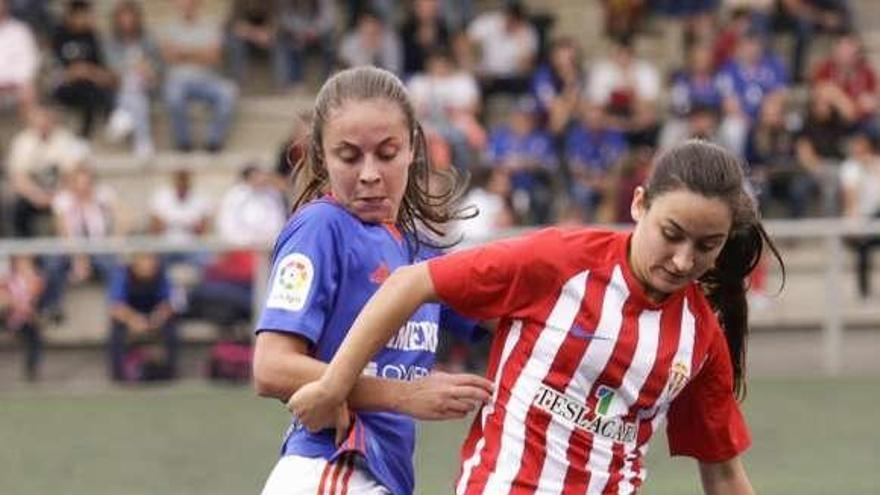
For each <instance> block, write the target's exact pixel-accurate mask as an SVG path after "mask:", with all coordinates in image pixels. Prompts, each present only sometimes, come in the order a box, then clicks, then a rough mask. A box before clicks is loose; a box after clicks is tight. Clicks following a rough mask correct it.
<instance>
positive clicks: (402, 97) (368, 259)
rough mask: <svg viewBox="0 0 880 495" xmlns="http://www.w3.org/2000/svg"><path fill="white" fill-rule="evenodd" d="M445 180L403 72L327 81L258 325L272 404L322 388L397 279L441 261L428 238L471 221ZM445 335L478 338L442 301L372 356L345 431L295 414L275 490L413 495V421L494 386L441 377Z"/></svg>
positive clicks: (261, 375)
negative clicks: (351, 335) (407, 269)
mask: <svg viewBox="0 0 880 495" xmlns="http://www.w3.org/2000/svg"><path fill="white" fill-rule="evenodd" d="M439 177H440V176H439V175H437V174H436V172H434V171H432V170H431V168H430V165H429V164H428V161H427V155H426V150H425V138H424V134H423V133H422V129H421V127H420V125H419V124H418V122H417V121H416V120H415V117H414V116H413V108H412V105H411V103H410V101H409V99H408V97H407V94H406V91H405V89H404V87H403V85H402V84H401V82H400V81H399V80H398V79H397V78H396V77H395V76H394V75H392V74H391V73H389V72H387V71H383V70H380V69H376V68H371V67H363V68H357V69H350V70H346V71H343V72H340V73H339V74H337V75H335V76H333V77H332V78H331V79H329V80H328V81H327V82H326V83H325V84H324V86H323V87H322V88H321V90H320V92H319V93H318V96H317V98H316V101H315V108H314V112H313V117H312V124H311V135H310V142H309V143H308V147H307V152H306V157H305V160H304V163H302V164H300V165H299V167H298V169H297V172H296V177H295V181H296V188H297V190H296V194H295V197H294V206H293V207H294V214H293V216H292V217H291V218H290V220H289V221H288V222H287V225H286V226H285V227H284V229H283V230H282V232H281V234H280V235H279V237H278V240H277V242H276V245H275V251H274V254H273V268H272V276H271V279H270V288H269V292H268V296H267V299H266V302H265V307H264V309H263V313H262V315H261V317H260V321H259V324H258V326H257V330H256V331H257V339H256V349H255V353H254V382H255V386H256V389H257V392H258V393H259V394H260V395H262V396H266V397H273V398H277V399H280V400H282V401H285V402H286V401H287V400H288V398H290V396H291V395H292V394H293V393H294V392H295V391H296V390H297V389H298V388H299V387H300V386H302V385H303V384H305V383H308V382H310V381H313V380H315V379H317V378H318V377H319V376H320V375H321V373H322V372H323V370H324V368H325V367H326V363H327V362H328V361H329V360H330V359H331V358H332V357H333V355H334V354H335V352H336V349H337V348H338V346H339V345H340V343H341V342H342V339H343V338H344V337H345V335H346V334H347V332H348V330H349V328H350V326H351V324H352V322H353V321H354V318H355V317H356V316H357V315H358V313H359V312H360V310H361V308H362V307H363V305H364V304H365V303H366V302H367V300H368V299H369V298H370V297H371V296H372V295H373V293H374V292H375V291H376V290H377V289H378V287H379V285H381V283H382V282H383V281H384V280H385V279H386V278H387V277H388V276H389V275H390V273H391V272H392V271H394V270H395V269H396V268H398V267H400V266H403V265H409V264H412V263H415V262H418V261H421V260H424V259H426V258H427V257H429V255H430V253H431V249H430V242H429V241H428V238H427V237H426V236H425V231H426V230H427V231H428V232H429V234H433V235H440V234H442V233H443V232H444V226H445V224H446V223H447V222H449V221H450V220H453V219H455V218H457V217H458V216H460V212H459V210H457V209H456V208H457V207H456V206H455V205H454V204H453V200H454V199H456V197H457V195H458V191H459V187H458V184H457V183H456V182H455V181H454V180H450V181H447V182H443V183H438V180H439ZM441 326H442V327H445V328H450V329H456V328H457V329H459V330H461V331H462V332H472V331H473V329H474V325H473V324H469V323H468V321H466V320H464V319H463V318H460V317H456V316H455V315H454V314H452V313H449V312H447V311H446V310H445V309H443V308H442V307H441V306H440V305H439V304H425V305H423V306H421V307H419V308H418V309H417V310H416V311H415V312H414V314H413V315H412V317H411V318H409V320H407V321H406V322H404V324H403V325H401V327H400V329H399V331H398V332H397V334H396V335H395V336H394V337H393V338H392V339H391V340H390V341H389V342H388V343H387V345H386V346H385V348H384V349H382V350H381V351H379V352H378V353H376V354H375V355H374V356H373V357H372V360H371V361H370V363H369V365H368V368H369V369H368V370H367V371H366V372H365V373H364V376H362V377H361V378H360V379H359V380H358V382H357V384H356V385H355V387H354V390H353V393H352V395H351V397H349V399H348V402H347V405H348V408H350V409H351V410H352V411H353V412H354V414H352V415H351V416H349V414H348V408H340V409H339V410H340V411H341V414H340V417H339V418H336V420H335V421H333V422H332V423H333V424H335V425H336V428H335V429H327V430H323V431H319V432H317V433H311V432H309V431H307V430H306V429H305V428H302V427H301V425H299V424H298V422H297V421H296V419H295V418H294V422H293V425H292V426H291V428H290V429H289V431H288V433H287V435H286V437H285V440H284V445H283V447H282V457H281V459H280V460H279V461H278V463H277V465H276V466H275V469H274V470H273V471H272V474H271V475H270V476H269V479H268V480H267V482H266V485H265V487H264V489H263V494H264V495H274V494H281V493H284V494H287V495H290V494H300V493H302V494H306V493H308V494H314V493H320V494H324V493H351V494H367V493H369V494H377V495H378V494H393V495H410V494H411V493H412V491H413V485H414V482H413V467H412V454H413V448H414V442H415V439H414V435H415V428H414V422H413V419H412V418H411V417H415V418H419V419H447V418H457V417H462V416H464V415H465V414H467V413H468V412H469V411H471V410H472V409H473V408H474V407H475V405H476V404H478V403H481V402H483V401H485V400H487V399H488V397H489V393H490V391H491V382H488V381H487V380H485V379H483V378H481V377H479V376H476V375H467V374H461V375H446V374H430V370H431V367H432V365H433V364H434V353H435V351H436V348H437V336H438V328H439V327H441ZM378 411H392V412H378ZM349 421H350V422H349Z"/></svg>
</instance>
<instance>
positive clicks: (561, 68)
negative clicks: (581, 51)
mask: <svg viewBox="0 0 880 495" xmlns="http://www.w3.org/2000/svg"><path fill="white" fill-rule="evenodd" d="M577 58H578V53H577V47H575V45H574V44H572V43H571V42H570V41H560V42H559V43H557V44H556V45H555V46H554V47H553V51H552V52H551V53H550V64H551V65H553V68H554V69H556V71H557V72H569V71H573V70H574V69H576V68H577V65H578V60H577Z"/></svg>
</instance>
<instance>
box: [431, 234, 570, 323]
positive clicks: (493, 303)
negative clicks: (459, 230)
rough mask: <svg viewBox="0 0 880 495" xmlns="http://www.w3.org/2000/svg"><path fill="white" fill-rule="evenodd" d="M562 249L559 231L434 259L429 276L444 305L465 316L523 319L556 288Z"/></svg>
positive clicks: (531, 235) (532, 235)
mask: <svg viewBox="0 0 880 495" xmlns="http://www.w3.org/2000/svg"><path fill="white" fill-rule="evenodd" d="M560 246H561V244H560V242H559V239H558V231H557V230H556V229H545V230H542V231H539V232H537V233H535V234H530V235H528V236H525V237H522V238H519V239H514V240H505V241H500V242H494V243H491V244H486V245H484V246H480V247H477V248H473V249H467V250H463V251H459V252H455V253H452V254H447V255H445V256H441V257H439V258H434V259H432V260H430V261H429V262H428V270H429V272H430V274H431V280H432V282H433V283H434V289H435V290H436V292H437V295H438V296H439V298H440V300H441V301H443V302H444V303H446V304H447V305H449V306H450V307H452V308H453V309H455V310H456V311H458V312H459V313H461V314H463V315H464V316H467V317H470V318H476V319H479V320H488V319H492V318H498V317H501V316H509V317H513V318H517V317H522V316H525V314H526V313H527V312H528V309H529V306H530V305H531V304H533V303H534V301H536V300H540V299H541V296H542V295H544V292H545V291H546V290H552V289H551V287H552V286H553V285H555V281H556V279H557V276H556V272H557V271H558V270H557V268H556V267H555V266H553V264H552V262H551V260H553V259H554V257H555V255H556V254H557V253H556V251H561V249H559V247H560Z"/></svg>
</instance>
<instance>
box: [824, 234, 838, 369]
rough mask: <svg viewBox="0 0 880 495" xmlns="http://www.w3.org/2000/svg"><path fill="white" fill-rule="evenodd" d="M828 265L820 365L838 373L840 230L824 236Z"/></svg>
mask: <svg viewBox="0 0 880 495" xmlns="http://www.w3.org/2000/svg"><path fill="white" fill-rule="evenodd" d="M825 242H826V247H827V251H828V253H827V254H828V265H827V267H826V271H825V291H826V297H825V321H824V326H823V328H822V365H823V368H824V371H825V374H826V375H829V376H836V375H838V374H840V364H841V353H842V351H843V349H842V345H843V310H842V308H841V307H840V305H841V301H842V298H841V297H840V291H841V290H842V284H841V276H840V274H841V272H842V271H843V237H842V234H841V232H840V231H837V230H834V231H831V232H828V234H827V236H826V237H825Z"/></svg>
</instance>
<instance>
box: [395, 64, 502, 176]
mask: <svg viewBox="0 0 880 495" xmlns="http://www.w3.org/2000/svg"><path fill="white" fill-rule="evenodd" d="M426 66H427V71H426V72H423V73H418V74H416V75H414V76H413V77H412V78H410V80H409V82H408V83H407V89H408V90H409V94H410V97H411V98H412V101H413V106H414V107H415V110H416V116H417V117H418V119H419V121H420V122H422V123H423V124H424V125H425V127H426V129H425V130H426V131H427V132H429V133H436V134H437V135H439V136H440V137H441V138H442V139H443V140H444V141H446V143H447V144H449V146H450V147H451V149H452V155H453V156H452V162H453V164H455V165H456V166H458V167H463V168H467V167H468V166H469V165H470V164H471V163H472V162H473V158H474V154H475V153H476V152H477V151H478V150H481V149H483V148H484V147H485V146H486V131H485V130H484V129H483V127H482V126H481V125H480V123H479V120H478V118H477V117H478V114H479V109H480V88H479V85H478V84H477V81H476V79H475V78H474V77H473V76H472V75H471V74H469V73H467V72H465V71H462V70H459V69H458V67H456V65H455V61H454V60H453V59H452V55H451V54H450V53H449V51H447V50H445V49H438V50H434V51H432V52H431V53H430V55H429V57H428V60H427V62H426Z"/></svg>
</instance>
